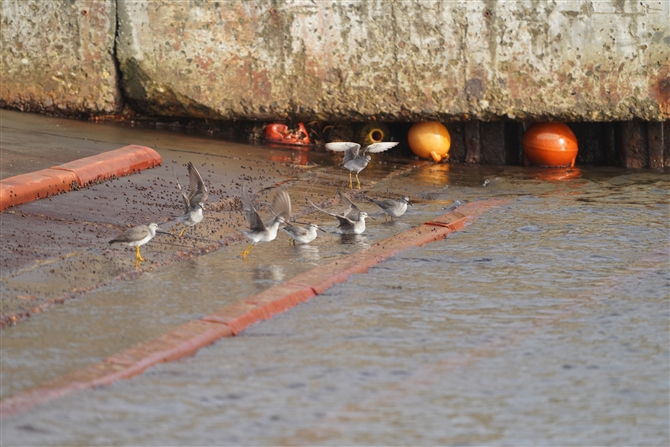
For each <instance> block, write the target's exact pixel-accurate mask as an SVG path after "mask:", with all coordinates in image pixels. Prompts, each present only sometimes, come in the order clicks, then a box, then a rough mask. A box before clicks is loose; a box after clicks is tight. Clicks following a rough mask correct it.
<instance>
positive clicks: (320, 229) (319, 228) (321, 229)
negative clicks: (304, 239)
mask: <svg viewBox="0 0 670 447" xmlns="http://www.w3.org/2000/svg"><path fill="white" fill-rule="evenodd" d="M316 229H317V230H319V231H323V232H324V233H325V232H326V230H324V229H323V228H321V227H316Z"/></svg>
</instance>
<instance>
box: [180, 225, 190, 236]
mask: <svg viewBox="0 0 670 447" xmlns="http://www.w3.org/2000/svg"><path fill="white" fill-rule="evenodd" d="M187 228H188V227H187V226H185V225H184V228H182V230H181V232H180V233H179V234H178V236H179V237H181V235H182V234H184V231H186V229H187Z"/></svg>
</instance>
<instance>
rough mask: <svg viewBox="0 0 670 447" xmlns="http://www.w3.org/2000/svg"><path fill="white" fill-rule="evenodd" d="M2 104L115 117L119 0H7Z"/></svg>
mask: <svg viewBox="0 0 670 447" xmlns="http://www.w3.org/2000/svg"><path fill="white" fill-rule="evenodd" d="M0 23H1V24H2V26H1V30H0V45H1V56H2V58H1V59H2V61H1V62H0V70H2V86H1V87H0V106H2V107H11V108H15V109H19V110H27V111H39V112H59V113H62V114H102V113H113V112H114V111H116V110H118V109H119V108H120V105H121V103H120V100H121V95H120V91H119V88H118V76H117V70H116V65H115V60H114V55H113V51H114V36H115V33H116V1H115V0H70V1H41V0H2V1H1V2H0Z"/></svg>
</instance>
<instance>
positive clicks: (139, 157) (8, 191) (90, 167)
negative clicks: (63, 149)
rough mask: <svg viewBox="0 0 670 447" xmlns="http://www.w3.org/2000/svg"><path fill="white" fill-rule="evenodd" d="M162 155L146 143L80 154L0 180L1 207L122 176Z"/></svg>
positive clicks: (152, 163)
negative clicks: (92, 154)
mask: <svg viewBox="0 0 670 447" xmlns="http://www.w3.org/2000/svg"><path fill="white" fill-rule="evenodd" d="M162 161H163V160H162V158H161V156H160V155H159V154H158V152H156V151H155V150H153V149H151V148H150V147H145V146H136V145H130V146H124V147H122V148H119V149H115V150H113V151H108V152H103V153H102V154H98V155H94V156H92V157H86V158H81V159H79V160H75V161H71V162H69V163H65V164H63V165H59V166H52V167H51V168H49V169H43V170H41V171H36V172H30V173H28V174H21V175H17V176H14V177H9V178H6V179H3V180H0V211H1V210H4V209H5V208H7V207H10V206H14V205H19V204H21V203H26V202H32V201H33V200H36V199H42V198H44V197H48V196H50V195H54V194H60V193H62V192H66V191H70V190H71V189H72V188H73V187H74V188H78V187H82V186H86V185H88V184H90V183H93V182H97V181H102V180H107V179H109V178H112V177H121V176H123V175H128V174H132V173H133V172H136V171H138V172H139V171H141V170H143V169H147V168H151V167H154V166H158V165H160V164H161V163H162Z"/></svg>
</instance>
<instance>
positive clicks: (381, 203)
mask: <svg viewBox="0 0 670 447" xmlns="http://www.w3.org/2000/svg"><path fill="white" fill-rule="evenodd" d="M368 200H369V201H370V202H372V203H374V204H375V205H377V206H378V207H379V208H381V209H382V211H384V221H387V220H388V216H391V220H393V218H394V217H400V216H402V215H403V214H405V211H407V205H411V203H410V201H409V197H407V196H402V198H401V199H400V200H393V199H386V200H375V199H370V198H368Z"/></svg>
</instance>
